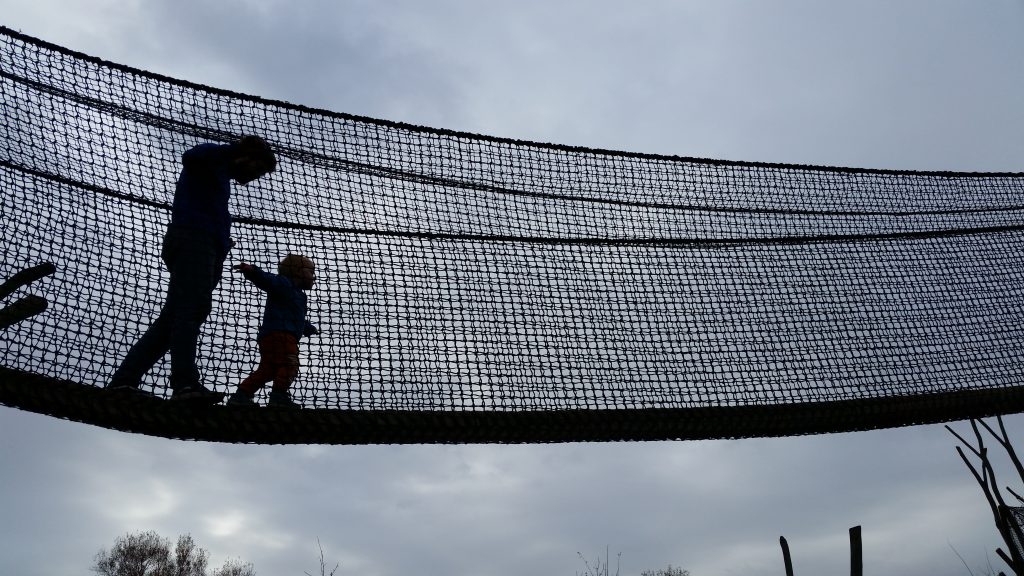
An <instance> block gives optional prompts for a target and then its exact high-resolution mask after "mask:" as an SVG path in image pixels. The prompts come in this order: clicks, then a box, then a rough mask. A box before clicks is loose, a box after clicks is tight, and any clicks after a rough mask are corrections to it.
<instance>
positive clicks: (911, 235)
mask: <svg viewBox="0 0 1024 576" xmlns="http://www.w3.org/2000/svg"><path fill="white" fill-rule="evenodd" d="M0 166H3V167H5V168H9V169H12V170H17V171H20V172H24V173H27V174H31V175H33V176H36V177H38V178H43V179H46V180H51V181H55V182H60V183H62V184H65V185H68V186H74V187H76V188H81V189H84V190H89V191H91V192H96V193H98V194H102V195H104V196H109V197H112V198H117V199H119V200H124V201H126V202H131V203H135V204H142V205H145V206H149V207H152V208H158V209H160V210H164V211H170V209H171V206H170V205H169V204H166V203H162V202H155V201H152V200H146V199H143V198H138V197H136V196H131V195H128V194H124V193H122V192H117V191H114V190H111V189H109V188H104V187H102V186H97V185H95V184H87V183H84V182H78V181H76V180H72V179H70V178H67V177H64V176H59V175H55V174H50V173H47V172H43V171H41V170H36V169H33V168H28V167H25V166H20V165H17V164H14V163H11V162H8V161H6V160H0ZM233 222H237V223H244V224H251V225H256V226H267V227H273V228H285V229H291V230H309V231H316V232H330V233H334V234H350V235H361V236H377V237H390V238H415V239H418V240H445V241H460V242H507V243H519V244H545V245H569V246H571V245H590V246H652V247H677V248H714V247H726V246H737V245H779V246H787V245H796V244H829V243H833V244H838V243H848V242H864V241H884V240H926V239H932V238H948V237H953V236H975V235H982V234H1001V233H1008V232H1016V231H1021V230H1024V224H1019V225H1012V226H984V227H977V228H952V229H946V230H923V231H913V232H892V233H879V234H835V235H824V234H823V235H803V236H774V237H763V238H757V237H753V238H750V237H748V238H594V237H584V238H572V237H545V236H517V235H502V234H450V233H438V232H423V231H411V230H410V231H396V230H376V229H370V228H349V227H341V226H321V225H315V224H299V223H292V222H279V221H275V220H267V219H263V218H246V217H240V218H234V219H233Z"/></svg>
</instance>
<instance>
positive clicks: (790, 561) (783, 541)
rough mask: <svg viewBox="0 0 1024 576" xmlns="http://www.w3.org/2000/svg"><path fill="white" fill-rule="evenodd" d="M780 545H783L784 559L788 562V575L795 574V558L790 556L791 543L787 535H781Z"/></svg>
mask: <svg viewBox="0 0 1024 576" xmlns="http://www.w3.org/2000/svg"><path fill="white" fill-rule="evenodd" d="M779 546H782V561H783V562H784V563H785V564H786V576H793V559H792V558H790V556H789V543H788V542H786V537H785V536H779Z"/></svg>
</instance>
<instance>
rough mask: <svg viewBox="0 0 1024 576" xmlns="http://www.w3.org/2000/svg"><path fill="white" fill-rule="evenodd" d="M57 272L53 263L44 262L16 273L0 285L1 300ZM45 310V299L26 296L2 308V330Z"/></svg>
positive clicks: (0, 321)
mask: <svg viewBox="0 0 1024 576" xmlns="http://www.w3.org/2000/svg"><path fill="white" fill-rule="evenodd" d="M56 270H57V267H56V266H54V265H53V264H52V263H50V262H43V263H42V264H38V265H36V266H33V267H31V268H26V269H24V270H22V271H21V272H18V273H16V274H15V275H14V276H11V277H10V279H8V280H7V281H6V282H4V283H3V284H0V299H3V298H6V297H7V296H9V295H10V294H11V293H13V292H14V291H15V290H17V289H18V288H21V287H22V286H25V285H26V284H30V283H32V282H35V281H36V280H39V279H40V278H43V277H45V276H49V275H50V274H53V273H54V272H56ZM43 310H46V299H45V298H40V297H39V296H34V295H29V296H25V297H24V298H21V299H20V300H18V301H17V302H15V303H14V304H11V305H9V306H4V307H3V308H0V330H3V329H4V328H7V327H8V326H11V325H13V324H17V323H18V322H21V321H22V320H25V319H27V318H30V317H32V316H35V315H36V314H39V313H40V312H42V311H43Z"/></svg>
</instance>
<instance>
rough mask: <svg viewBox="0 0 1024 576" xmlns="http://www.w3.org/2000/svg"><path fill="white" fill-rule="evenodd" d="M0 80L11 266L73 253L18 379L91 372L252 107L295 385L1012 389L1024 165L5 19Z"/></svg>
mask: <svg viewBox="0 0 1024 576" xmlns="http://www.w3.org/2000/svg"><path fill="white" fill-rule="evenodd" d="M0 106H2V117H3V122H2V123H0V141H3V143H4V145H3V146H0V193H2V194H0V220H2V222H3V239H2V242H0V250H2V254H3V258H2V262H0V277H7V276H10V275H12V274H14V273H15V272H17V271H18V270H20V269H23V268H25V267H28V266H31V265H33V264H36V263H37V262H39V261H51V262H54V263H55V264H56V265H57V268H58V269H57V272H56V273H55V274H54V275H53V276H51V277H49V278H47V279H45V280H42V281H40V282H38V283H37V284H35V285H34V286H33V288H32V290H33V291H35V292H37V293H39V294H43V295H45V296H46V297H47V299H48V300H49V302H50V306H49V308H48V309H47V311H46V312H44V313H42V314H40V315H38V316H35V317H33V318H31V319H29V320H27V321H24V322H22V323H20V324H17V325H15V326H12V327H10V328H8V329H6V330H4V331H2V332H0V347H2V348H3V367H4V368H5V369H6V370H5V372H4V373H5V374H7V380H8V381H14V380H17V379H18V377H16V376H14V375H17V374H27V375H32V376H33V377H34V378H39V377H41V378H44V379H49V380H51V381H53V382H58V381H59V382H73V383H78V384H83V385H85V386H86V387H97V388H96V389H98V387H101V386H103V385H104V384H105V383H106V382H107V381H108V380H109V377H110V375H111V373H112V372H113V370H114V369H115V368H116V367H117V365H118V364H119V363H120V361H121V360H122V359H123V358H124V356H125V353H126V352H127V350H128V348H129V347H130V346H131V345H132V344H133V343H134V342H135V341H136V340H137V339H138V337H139V336H140V335H141V333H142V332H143V331H144V330H145V329H146V328H147V326H148V325H149V323H150V322H151V321H152V320H153V319H154V317H155V316H156V313H157V311H158V310H159V308H160V306H161V304H162V302H163V298H164V294H165V290H166V287H167V280H168V277H167V273H166V271H165V270H164V268H163V266H162V263H161V260H160V250H161V240H162V236H163V232H164V230H165V228H166V226H167V223H168V221H169V218H170V205H171V202H172V199H173V194H174V183H175V181H176V179H177V177H178V173H179V171H180V170H181V163H180V158H181V155H182V153H183V152H184V151H185V150H187V149H189V148H190V147H192V146H194V145H196V144H198V143H202V142H228V141H233V140H234V139H236V138H237V137H238V136H240V135H243V134H258V135H260V136H262V137H264V138H265V139H266V140H267V141H268V142H270V143H271V145H272V147H273V148H274V149H275V151H276V153H277V155H278V159H279V165H278V168H277V171H276V172H274V173H273V174H272V175H270V176H269V177H266V178H263V179H260V180H258V181H256V182H254V183H252V184H250V185H248V186H246V187H240V186H236V187H234V189H233V194H232V198H231V211H232V214H233V216H234V225H233V227H232V237H233V239H234V240H235V242H236V243H237V244H236V246H235V248H234V249H233V250H232V251H231V253H230V255H229V257H228V265H230V264H231V263H235V262H241V261H245V262H250V263H255V264H258V265H260V266H262V267H264V268H266V269H274V267H275V263H276V262H277V261H278V260H279V259H280V258H281V257H283V256H284V255H285V254H287V253H290V252H294V253H301V254H305V255H307V256H309V257H311V258H312V259H313V260H315V261H316V263H317V266H318V284H317V286H316V287H315V288H314V289H313V290H312V291H310V292H309V319H310V320H311V321H312V322H314V323H315V324H316V325H317V327H318V328H319V330H320V334H319V335H318V336H314V337H312V338H308V339H303V340H302V341H301V343H300V349H301V363H302V368H301V372H300V375H299V378H298V380H297V381H296V382H295V384H294V385H293V388H292V391H293V395H294V397H295V399H296V400H297V401H298V402H300V403H301V404H302V405H303V406H304V407H305V408H308V409H335V410H337V409H341V410H345V411H385V412H388V413H392V412H393V413H397V414H399V415H400V414H401V413H403V412H408V413H410V414H412V413H419V412H422V411H426V412H444V413H456V414H458V413H467V412H486V413H531V414H534V415H535V413H537V412H540V413H551V414H565V413H569V414H571V413H573V412H576V413H578V414H584V413H590V412H589V411H597V412H598V413H599V414H605V415H609V417H610V418H619V417H622V415H623V414H635V415H638V418H645V417H647V416H645V415H651V414H655V413H659V414H663V413H664V412H657V411H664V410H670V411H671V410H677V411H679V412H676V413H675V414H676V416H680V417H686V416H687V414H697V412H690V413H688V412H686V411H687V410H696V411H700V410H713V411H715V412H714V414H718V415H721V414H727V411H726V412H725V413H723V412H721V411H720V409H730V408H735V409H737V410H738V411H737V412H735V413H736V414H740V413H742V412H741V411H742V410H744V409H751V408H757V407H761V408H765V409H766V410H767V411H766V412H759V414H761V415H762V416H763V418H762V419H763V420H765V421H769V420H773V419H777V418H783V417H784V418H790V419H792V420H793V422H789V423H788V424H787V425H790V426H792V427H791V428H786V431H783V432H781V433H800V432H806V431H816V430H818V429H819V428H814V427H804V428H801V426H800V425H799V422H797V421H798V420H799V419H800V418H805V419H806V418H809V417H810V416H808V414H810V413H809V412H800V411H793V410H792V408H793V407H800V406H810V407H812V409H813V410H818V412H817V415H818V417H821V415H822V414H823V412H822V410H821V409H819V408H813V407H814V406H818V407H821V406H853V405H855V404H856V403H861V404H859V405H862V406H868V405H871V406H885V405H888V406H897V405H899V402H900V399H906V398H917V399H920V398H927V402H928V404H929V405H930V406H941V407H942V409H941V410H939V411H938V412H935V413H934V414H932V415H927V414H925V415H922V414H921V413H917V414H915V413H914V412H913V410H907V411H904V412H901V414H902V416H900V415H899V414H897V415H896V417H893V418H892V419H890V420H884V421H878V422H871V421H870V420H871V418H870V415H866V416H864V417H863V418H862V419H861V421H860V424H857V422H858V420H857V418H856V417H854V418H852V419H850V420H848V421H847V423H846V424H843V423H836V424H834V426H833V427H832V429H835V430H843V429H861V428H870V427H873V426H878V425H900V424H908V423H914V422H918V421H929V420H935V419H952V418H959V417H967V416H970V415H976V416H977V415H983V414H990V413H1000V412H1006V411H1016V410H1019V409H1022V408H1024V407H1022V405H1021V394H1020V391H1019V389H1018V388H1017V387H1018V386H1019V385H1020V384H1021V382H1022V375H1024V362H1022V361H1021V360H1022V358H1021V350H1022V344H1024V340H1022V329H1024V328H1022V323H1021V322H1020V319H1021V316H1020V313H1019V311H1020V309H1021V305H1022V304H1024V283H1022V271H1024V268H1022V266H1021V263H1022V262H1021V260H1022V258H1024V255H1022V254H1024V253H1022V249H1021V248H1022V246H1021V243H1022V242H1021V241H1022V238H1024V236H1022V228H1024V226H1022V225H1021V220H1020V217H1021V214H1022V211H1024V178H1022V176H1021V175H1020V174H963V173H935V172H930V173H926V172H899V171H880V170H861V169H833V168H821V167H809V166H793V165H769V164H758V163H742V162H725V161H709V160H699V159H688V158H677V157H665V156H656V155H644V154H631V153H622V152H610V151H603V150H591V149H581V148H573V147H566V146H557V145H548V144H538V143H530V142H521V141H512V140H506V139H500V138H491V137H484V136H478V135H472V134H463V133H455V132H450V131H444V130H436V129H427V128H422V127H416V126H409V125H403V124H397V123H392V122H385V121H380V120H373V119H367V118H359V117H354V116H350V115H345V114H337V113H330V112H326V111H321V110H312V109H308V108H304V107H301V106H295V105H290V104H286V103H282V102H274V101H268V100H264V99H259V98H253V97H248V96H243V95H239V94H234V93H230V92H226V91H222V90H216V89H211V88H207V87H202V86H197V85H194V84H189V83H185V82H180V81H176V80H172V79H168V78H164V77H161V76H157V75H154V74H150V73H146V72H142V71H138V70H134V69H130V68H127V67H123V66H118V65H114V64H111V63H108V62H103V61H101V60H98V59H95V58H91V57H88V56H85V55H82V54H78V53H74V52H71V51H68V50H64V49H61V48H59V47H56V46H53V45H50V44H47V43H43V42H40V41H37V40H35V39H32V38H27V37H25V36H23V35H20V34H18V33H15V32H13V31H11V30H8V29H0ZM263 304H264V294H263V293H262V292H260V291H259V290H257V289H255V288H254V287H253V286H252V285H251V284H249V283H248V282H246V281H245V280H244V279H243V278H242V277H241V276H239V275H236V274H232V273H230V272H228V271H226V272H225V274H224V278H223V280H222V282H221V283H220V285H219V287H218V289H217V291H216V293H215V296H214V308H213V313H212V314H211V316H210V318H209V320H208V321H207V323H206V324H205V325H204V329H203V335H202V340H201V348H200V351H199V366H200V370H201V372H202V374H203V376H204V381H205V382H206V384H207V385H208V386H209V387H211V388H215V389H217V390H220V391H224V392H229V391H231V390H234V388H235V386H236V385H237V384H238V382H240V381H241V379H242V378H244V377H245V376H246V375H247V374H248V373H249V372H250V371H252V369H253V368H254V367H255V366H256V364H257V361H258V351H257V348H256V343H255V336H256V332H257V329H258V323H259V321H260V318H261V314H262V308H263ZM167 376H168V374H167V364H166V363H160V364H158V365H157V367H156V368H155V369H154V370H153V371H151V372H150V373H149V375H148V376H147V378H146V380H145V381H144V383H143V386H144V387H145V388H146V389H147V390H150V391H153V392H155V393H156V394H157V396H158V397H163V396H166V395H167V394H168V389H167ZM31 386H33V387H34V388H39V387H42V386H44V384H41V383H39V382H36V383H34V384H32V385H31ZM23 392H24V391H23ZM958 394H959V396H957V395H958ZM964 394H968V395H971V394H974V395H973V396H970V397H971V398H988V400H985V401H983V402H981V403H976V404H970V403H969V402H966V403H965V402H964V401H962V399H963V398H965V397H966V396H964ZM97 398H99V397H97ZM95 401H96V402H99V401H100V400H95ZM260 401H261V402H262V401H263V400H262V396H261V398H260ZM4 402H5V403H8V404H17V402H14V401H12V400H10V399H7V400H4ZM851 403H852V404H851ZM968 405H972V406H975V408H973V409H967V408H965V407H966V406H968ZM958 407H960V408H958ZM786 410H789V411H788V412H787V411H786ZM222 411H223V412H228V411H229V410H227V409H223V410H222ZM321 411H324V410H302V411H300V413H312V412H321ZM801 414H802V415H801ZM784 415H785V416H784ZM312 417H313V416H310V418H312ZM600 417H601V416H600V415H599V416H598V418H600ZM716 417H717V416H716ZM289 418H300V416H294V415H293V416H289ZM794 422H796V424H794ZM825 427H826V428H827V425H826V426H825ZM776 432H778V430H776ZM504 433H506V434H509V435H510V436H509V438H512V439H513V441H514V439H515V434H514V433H513V432H510V431H508V430H506V431H505V432H504ZM769 433H773V432H772V431H771V430H769V429H768V428H760V429H753V430H751V431H747V432H740V433H737V434H731V433H729V432H728V431H727V430H726V431H721V432H716V433H713V434H710V435H711V436H733V435H761V434H769ZM684 435H685V434H684ZM669 436H678V434H669ZM575 438H576V437H575V436H572V435H571V434H570V435H568V436H565V437H557V435H556V437H554V438H552V439H554V440H571V439H575ZM312 440H313V441H315V440H317V439H316V438H313V439H312ZM418 440H421V441H431V438H430V437H429V434H427V435H426V436H424V437H421V438H419V439H418Z"/></svg>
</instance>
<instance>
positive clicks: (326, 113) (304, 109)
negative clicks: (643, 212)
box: [0, 26, 1024, 178]
mask: <svg viewBox="0 0 1024 576" xmlns="http://www.w3.org/2000/svg"><path fill="white" fill-rule="evenodd" d="M0 35H3V36H8V37H10V38H14V39H16V40H18V41H20V42H24V43H26V44H30V45H35V46H38V47H41V48H45V49H47V50H50V51H52V52H56V53H58V54H63V55H65V56H70V57H73V58H76V59H78V60H83V61H86V62H90V63H92V64H95V65H98V66H102V67H106V68H110V69H113V70H119V71H121V72H127V73H129V74H132V75H136V76H141V77H144V78H148V79H151V80H156V81H158V82H165V83H167V84H170V85H173V86H178V87H182V88H189V89H192V90H199V91H202V92H207V93H210V94H216V95H219V96H226V97H230V98H237V99H239V100H244V101H246V102H252V103H255V104H263V105H267V106H275V107H278V108H282V109H285V110H291V111H294V112H301V113H303V114H311V115H317V116H321V117H325V118H335V119H340V120H346V121H355V122H364V123H367V124H373V125H376V126H382V127H385V128H395V129H399V130H405V131H408V132H414V133H421V134H434V135H438V136H449V137H453V138H463V139H468V140H478V141H484V142H493V143H496V144H508V145H513V146H526V147H531V148H538V149H542V150H557V151H562V152H574V153H577V152H578V153H583V154H594V155H598V156H614V157H620V158H636V159H641V160H657V161H664V162H674V163H691V164H703V165H708V166H737V167H748V168H765V169H778V170H793V171H803V172H835V173H844V174H888V175H904V176H936V177H942V178H996V177H1012V178H1017V177H1024V172H964V171H952V170H893V169H886V168H853V167H843V166H821V165H813V164H792V163H780V162H752V161H744V160H717V159H713V158H695V157H689V156H676V155H669V154H652V153H646V152H627V151H622V150H608V149H603V148H588V147H584V146H571V145H566V144H553V143H549V142H534V141H530V140H517V139H513V138H504V137H500V136H490V135H486V134H475V133H472V132H461V131H457V130H450V129H445V128H432V127H429V126H419V125H416V124H409V123H406V122H396V121H393V120H382V119H380V118H371V117H368V116H359V115H355V114H347V113H344V112H335V111H332V110H327V109H324V108H314V107H311V106H304V105H301V104H294V103H291V102H286V101H284V100H275V99H272V98H263V97H260V96H253V95H250V94H244V93H241V92H234V91H231V90H225V89H223V88H217V87H214V86H207V85H204V84H199V83H196V82H189V81H187V80H180V79H177V78H172V77H170V76H165V75H163V74H157V73H155V72H150V71H148V70H142V69H141V68H135V67H132V66H127V65H125V64H119V63H116V62H111V61H109V60H104V59H102V58H98V57H96V56H91V55H89V54H85V53H84V52H79V51H76V50H71V49H69V48H65V47H63V46H60V45H57V44H54V43H52V42H47V41H45V40H41V39H39V38H35V37H33V36H29V35H27V34H22V33H21V32H18V31H16V30H13V29H11V28H8V27H6V26H0Z"/></svg>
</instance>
